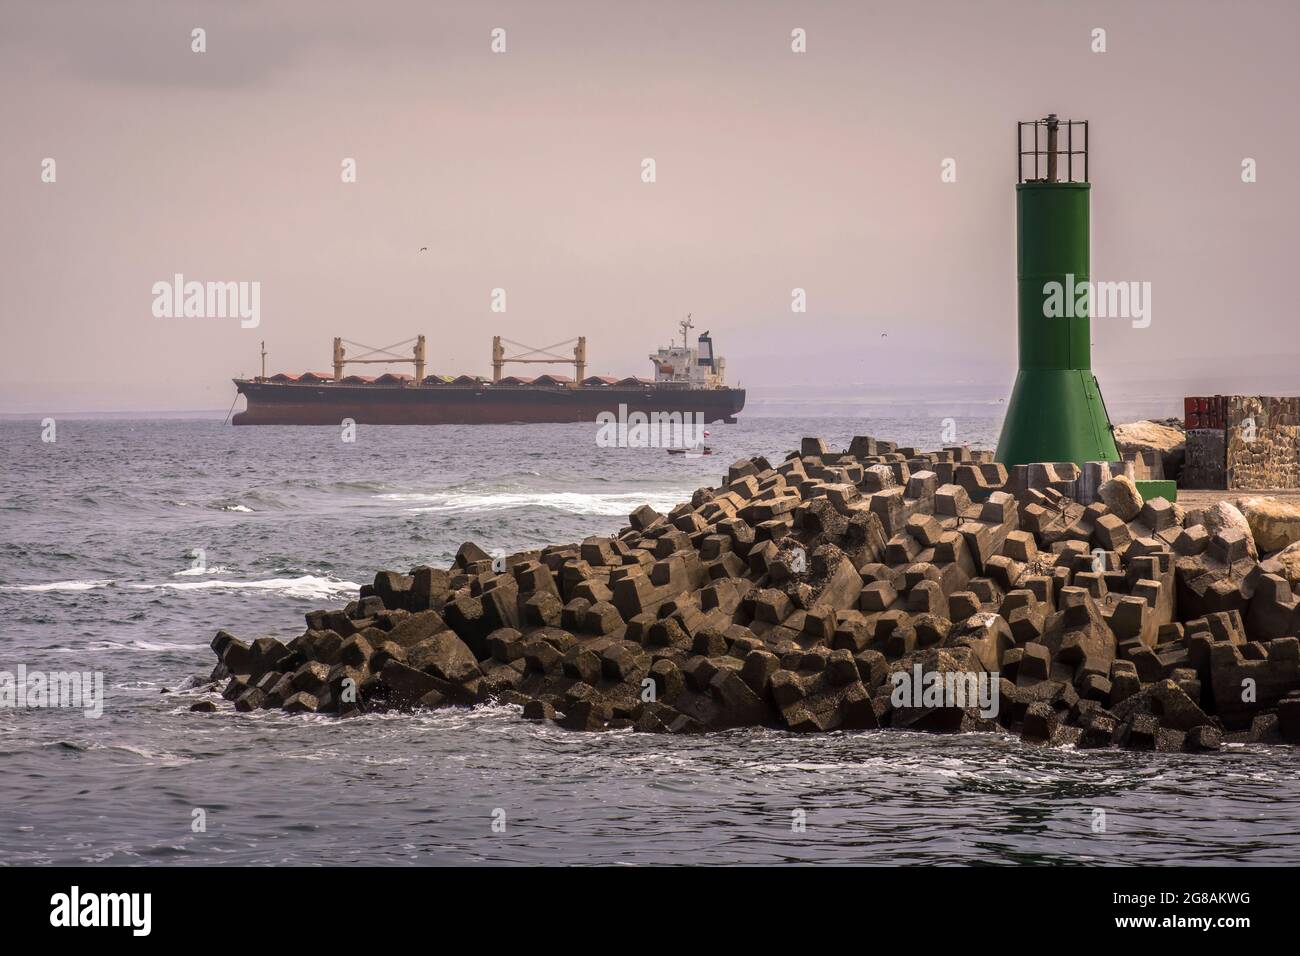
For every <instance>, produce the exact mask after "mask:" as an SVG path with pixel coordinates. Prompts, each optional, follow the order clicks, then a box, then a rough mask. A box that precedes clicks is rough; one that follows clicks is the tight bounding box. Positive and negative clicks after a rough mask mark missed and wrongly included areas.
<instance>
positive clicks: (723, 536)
mask: <svg viewBox="0 0 1300 956" xmlns="http://www.w3.org/2000/svg"><path fill="white" fill-rule="evenodd" d="M989 458H990V456H989V454H988V453H971V452H969V451H968V450H965V449H946V450H943V451H939V452H920V451H917V450H915V449H910V448H897V447H895V446H894V445H893V444H892V443H889V442H883V441H876V440H874V439H871V438H868V437H859V438H855V439H854V440H853V441H852V443H851V444H850V446H849V448H848V449H846V450H845V451H841V452H832V451H831V450H829V449H828V448H827V447H826V445H825V443H824V442H822V441H820V440H819V439H805V440H804V442H803V444H802V447H801V449H800V451H799V452H798V453H791V454H790V455H789V456H788V457H787V458H786V459H785V460H784V461H782V462H780V463H778V464H776V465H775V466H774V465H773V464H772V463H771V462H770V461H769V460H767V459H765V458H762V457H755V458H745V459H741V460H739V461H737V462H735V463H734V464H732V465H731V466H730V468H729V469H728V472H727V474H726V476H725V478H724V480H723V482H722V484H721V485H720V486H719V487H718V488H702V489H700V490H698V491H696V492H695V493H694V495H693V496H692V497H691V500H690V501H689V502H683V503H682V504H680V505H678V506H677V507H676V508H674V509H672V510H671V511H669V512H668V513H667V514H659V513H657V512H656V511H654V510H653V509H651V508H649V507H648V506H643V507H641V508H638V509H637V510H636V511H634V512H633V513H632V514H631V515H630V517H629V525H628V527H626V528H624V529H622V530H621V531H620V532H618V533H617V534H616V535H614V536H612V537H609V538H600V537H595V538H588V539H587V540H585V541H582V542H581V543H574V544H564V545H556V546H552V547H547V548H544V549H541V550H539V551H531V552H525V553H519V554H514V555H510V556H506V557H497V558H494V557H493V556H491V555H489V554H488V553H487V552H486V551H484V550H483V549H482V548H480V547H478V546H477V545H475V544H473V543H466V544H464V545H463V546H462V547H461V548H460V551H459V552H458V554H457V556H456V559H455V561H454V562H453V564H452V566H451V567H450V568H448V569H442V568H433V567H418V568H415V569H412V570H411V572H410V573H409V574H403V573H398V572H394V571H381V572H379V573H378V574H377V575H376V577H375V580H374V583H373V584H370V585H366V586H365V587H363V588H362V590H361V594H360V596H359V598H358V600H356V601H354V602H352V603H350V604H349V605H348V606H347V607H346V608H343V609H338V610H320V611H312V612H310V613H308V614H307V616H306V617H307V621H306V623H307V630H306V631H305V633H303V634H302V635H300V636H299V637H296V638H294V639H293V640H291V641H288V642H287V643H285V642H281V641H280V640H277V639H275V638H271V637H262V638H258V639H256V640H253V641H244V640H241V639H239V638H237V637H235V636H233V635H231V634H228V633H227V632H225V631H222V632H219V633H218V634H217V636H216V638H215V639H214V640H213V642H212V647H213V650H214V651H215V653H216V654H217V656H218V658H219V663H218V665H217V668H216V670H215V671H214V673H213V676H212V679H213V680H214V681H226V684H225V688H224V690H223V692H222V695H223V697H225V698H226V699H227V700H229V701H232V702H233V703H234V707H235V708H236V709H237V710H240V711H250V710H254V709H259V708H281V709H283V710H286V711H289V712H291V713H304V712H310V713H328V714H336V715H338V716H340V717H347V716H353V715H357V714H362V713H366V712H373V711H379V710H388V709H400V710H406V709H415V708H437V707H443V706H455V705H472V704H476V703H482V702H486V701H490V700H496V701H500V702H504V703H510V704H516V705H519V706H521V707H522V709H523V716H524V717H527V718H531V719H538V720H554V721H556V722H557V723H559V724H560V725H561V726H564V727H567V728H571V729H575V730H606V729H619V728H630V729H633V730H636V731H647V732H667V733H699V732H705V731H710V730H722V729H727V728H734V727H747V726H767V727H772V728H779V729H788V730H792V731H799V732H812V731H832V730H867V729H875V728H896V729H907V730H932V731H980V730H987V731H993V730H999V729H1001V730H1004V731H1009V732H1012V733H1016V734H1019V735H1020V736H1021V737H1022V738H1023V739H1025V740H1026V741H1030V742H1035V743H1048V744H1056V745H1067V744H1075V745H1077V746H1093V747H1097V746H1111V745H1119V746H1123V747H1128V748H1133V749H1150V750H1160V751H1176V750H1193V751H1199V750H1214V749H1218V748H1219V747H1220V746H1222V745H1223V744H1224V743H1225V742H1229V743H1231V742H1280V741H1283V740H1285V741H1289V742H1292V743H1294V742H1300V640H1298V639H1297V635H1298V634H1300V610H1298V609H1297V600H1296V595H1295V593H1294V590H1293V588H1294V586H1296V585H1298V584H1300V543H1297V544H1291V545H1288V546H1287V547H1285V548H1284V549H1283V550H1281V551H1280V552H1279V553H1274V554H1270V553H1268V552H1263V553H1261V550H1260V548H1259V547H1258V546H1257V544H1256V541H1255V536H1254V534H1253V533H1252V529H1251V523H1250V521H1248V520H1247V518H1246V517H1245V516H1243V514H1242V513H1241V511H1239V510H1238V509H1237V508H1236V507H1234V506H1233V505H1231V504H1229V503H1227V502H1220V503H1218V504H1215V505H1214V506H1213V507H1211V508H1207V509H1205V510H1195V511H1184V510H1183V509H1182V508H1180V507H1178V506H1177V505H1175V504H1171V503H1170V502H1168V501H1166V500H1164V499H1163V498H1154V499H1152V500H1149V501H1144V500H1142V498H1141V496H1140V494H1139V493H1138V489H1137V486H1136V485H1135V484H1134V482H1133V481H1132V480H1131V479H1130V478H1129V477H1127V475H1125V474H1123V473H1120V469H1119V468H1115V467H1113V464H1114V463H1104V462H1103V463H1089V464H1087V465H1085V466H1084V467H1083V468H1077V467H1075V466H1052V465H1041V466H1040V465H1031V466H1020V467H1017V468H1015V469H1012V471H1011V472H1010V473H1008V471H1007V469H1005V468H1004V467H1003V466H1002V465H999V464H996V463H993V462H991V461H990V460H989ZM1112 472H1115V473H1116V474H1114V476H1113V477H1112ZM1270 543H1274V544H1275V543H1279V542H1270ZM216 706H217V705H215V704H213V703H212V702H210V701H202V702H200V703H198V704H196V705H195V707H194V709H196V710H204V709H206V710H211V709H215V707H216Z"/></svg>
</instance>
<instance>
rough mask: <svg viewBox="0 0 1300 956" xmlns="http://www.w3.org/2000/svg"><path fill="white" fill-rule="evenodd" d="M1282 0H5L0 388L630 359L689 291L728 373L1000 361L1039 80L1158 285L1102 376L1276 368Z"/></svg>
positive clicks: (1295, 207) (1101, 205)
mask: <svg viewBox="0 0 1300 956" xmlns="http://www.w3.org/2000/svg"><path fill="white" fill-rule="evenodd" d="M1298 11H1300V5H1298V4H1296V3H1293V2H1287V0H1278V2H1233V3H1228V2H1215V3H1207V2H1188V0H1178V2H1131V0H1123V2H1114V3H1094V2H1065V0H1015V2H1012V0H1004V2H978V0H955V2H930V3H927V2H916V3H870V2H848V0H844V2H822V3H796V2H786V3H776V2H760V0H744V2H740V0H736V2H710V0H693V2H672V0H656V2H650V3H642V2H637V3H632V2H616V0H604V2H599V0H591V2H540V0H527V2H517V3H508V2H495V3H494V2H469V0H465V2H436V0H432V2H431V0H409V2H382V0H374V2H367V3H357V2H346V3H344V2H332V0H331V2H321V0H313V2H300V3H288V2H253V0H247V2H239V0H221V2H216V0H212V2H185V0H167V2H163V0H112V2H110V0H31V2H26V0H4V2H3V4H2V5H0V89H3V91H4V92H3V93H0V130H3V143H4V146H3V149H0V184H3V200H4V201H3V204H0V210H2V215H0V255H2V256H3V259H2V261H3V263H4V266H3V274H2V280H0V317H2V319H0V320H2V321H3V331H4V347H3V351H2V354H3V375H2V376H0V412H19V411H21V412H42V411H50V412H54V411H70V410H107V409H164V408H167V409H199V408H225V407H226V406H227V405H228V404H229V402H230V399H231V398H232V397H233V395H234V391H233V386H232V385H231V384H230V378H231V377H232V376H234V375H237V374H239V373H241V372H247V373H250V374H251V373H254V372H255V371H256V370H257V367H258V356H257V353H258V343H259V342H260V341H261V340H263V339H265V340H266V343H267V348H268V350H269V351H270V355H271V357H270V361H269V368H270V370H272V371H276V370H281V369H286V370H295V371H301V370H305V369H327V368H328V367H329V361H330V339H331V337H332V336H334V335H343V336H344V337H346V338H349V339H354V340H357V341H361V342H366V343H370V344H373V345H385V344H387V343H390V342H393V341H397V340H400V339H403V338H406V337H408V336H411V335H414V334H415V333H416V332H424V333H426V334H427V335H428V336H429V341H430V349H429V350H430V371H445V372H456V373H459V372H473V373H481V374H486V373H488V371H489V353H490V341H491V336H492V334H493V333H500V334H502V335H505V336H507V337H509V338H511V339H516V340H519V341H522V342H528V343H530V344H534V345H547V344H549V343H552V342H555V341H559V340H562V339H565V338H568V337H571V336H576V335H578V334H585V335H586V336H587V339H588V351H589V356H590V359H589V362H590V370H591V372H593V373H611V374H618V375H626V374H648V372H649V369H650V365H649V363H648V361H647V360H646V356H647V354H648V353H649V352H651V351H653V350H654V349H655V348H656V347H658V346H661V345H666V344H667V343H668V339H669V337H670V336H671V335H672V334H673V333H674V332H675V323H676V321H677V319H678V317H679V316H681V315H682V314H684V313H686V312H688V311H689V312H693V313H694V315H695V318H696V321H697V323H698V327H699V328H700V329H701V330H702V329H704V328H709V329H712V331H713V332H714V336H715V339H716V342H717V349H718V351H719V353H720V354H722V355H724V356H725V357H726V358H727V362H728V369H729V373H730V378H731V380H732V382H733V383H734V382H735V381H736V380H737V379H738V380H739V381H740V383H741V384H744V385H747V386H763V385H798V384H806V383H823V384H832V385H843V386H846V387H855V388H856V387H860V388H862V389H864V390H875V391H880V390H882V389H887V388H888V387H889V386H891V385H894V384H898V383H902V384H907V385H915V384H918V383H919V384H928V383H935V384H936V385H941V384H943V383H947V382H965V383H988V384H997V383H1002V382H1005V384H1006V386H1007V388H1008V389H1009V388H1010V384H1011V380H1012V377H1013V375H1014V369H1015V283H1014V280H1015V256H1014V252H1015V246H1014V183H1015V163H1014V149H1013V143H1014V135H1015V134H1014V129H1015V127H1014V123H1015V121H1016V120H1024V119H1033V118H1037V117H1041V116H1043V115H1045V114H1046V113H1048V112H1056V113H1058V114H1060V115H1061V116H1062V117H1069V118H1078V119H1088V120H1090V121H1091V124H1092V138H1093V143H1092V156H1091V172H1092V181H1093V205H1092V217H1093V234H1092V240H1093V257H1092V271H1093V276H1094V278H1097V279H1115V280H1133V281H1149V282H1150V283H1151V284H1152V322H1151V325H1150V327H1149V328H1146V329H1135V328H1132V327H1131V325H1129V324H1128V323H1125V322H1116V321H1109V322H1096V323H1094V339H1095V341H1096V348H1095V352H1094V367H1095V368H1096V369H1097V371H1098V373H1099V375H1100V376H1101V379H1102V382H1103V385H1106V384H1107V383H1111V386H1110V387H1111V389H1112V391H1114V390H1117V389H1120V388H1122V387H1123V386H1124V383H1126V382H1133V381H1136V380H1137V379H1138V378H1139V377H1140V376H1141V375H1142V374H1144V368H1145V367H1150V368H1151V369H1152V370H1153V371H1154V374H1155V375H1156V377H1158V378H1160V379H1161V380H1168V381H1170V382H1173V383H1176V384H1173V385H1171V386H1170V388H1171V389H1174V390H1177V389H1184V390H1186V391H1189V392H1196V391H1213V390H1215V389H1219V390H1228V389H1237V390H1245V391H1252V390H1256V391H1257V390H1260V389H1262V388H1264V387H1265V386H1263V385H1261V384H1260V383H1261V382H1263V381H1265V380H1266V379H1267V380H1268V381H1269V383H1270V384H1269V386H1268V387H1269V388H1272V389H1273V390H1278V389H1280V388H1283V387H1284V386H1285V385H1286V383H1288V382H1289V383H1291V385H1290V388H1289V391H1290V393H1292V394H1295V393H1296V392H1300V315H1298V313H1297V308H1296V304H1295V297H1294V295H1293V294H1292V293H1291V291H1290V283H1291V282H1292V281H1293V279H1294V275H1295V257H1296V252H1297V249H1300V177H1298V176H1297V175H1296V171H1297V166H1298V164H1300V155H1298V152H1300V150H1298V149H1297V147H1298V145H1300V133H1298V131H1297V127H1298V122H1297V114H1296V102H1297V96H1298V94H1300V82H1298V80H1300V66H1298V65H1297V58H1296V52H1295V43H1296V37H1297V36H1300V12H1298ZM196 27H201V28H203V29H204V30H205V31H206V42H207V52H205V53H201V54H199V53H193V52H191V31H192V30H193V29H194V28H196ZM497 27H500V28H504V29H505V30H506V43H507V52H506V53H504V54H494V53H492V51H491V49H490V43H491V31H492V30H493V29H494V28H497ZM1098 27H1100V28H1103V29H1105V31H1106V46H1107V50H1106V52H1105V53H1094V52H1092V49H1091V47H1092V43H1093V39H1092V31H1093V29H1094V28H1098ZM795 28H802V29H804V30H805V31H806V34H807V52H806V53H802V54H796V53H793V52H792V51H791V31H792V30H793V29H795ZM47 157H51V158H54V159H55V161H56V163H57V167H56V169H57V180H56V182H54V183H45V182H42V180H41V173H42V161H43V160H44V159H45V158H47ZM345 157H353V158H355V160H356V163H357V180H358V181H357V182H356V183H354V184H345V183H343V182H342V181H341V176H340V173H341V163H342V161H343V159H344V158H345ZM647 157H650V158H653V159H654V160H655V162H656V172H657V181H656V182H655V183H653V184H647V183H643V182H642V181H641V168H642V167H641V164H642V160H643V159H644V158H647ZM948 157H951V158H954V159H955V160H956V163H957V181H956V182H955V183H944V182H941V179H940V164H941V163H942V162H943V160H944V159H945V158H948ZM1245 157H1251V158H1253V159H1255V160H1256V161H1257V163H1258V181H1257V182H1255V183H1251V184H1246V183H1243V182H1242V181H1241V163H1242V160H1243V158H1245ZM422 246H427V247H428V251H427V252H424V253H421V252H419V249H420V247H422ZM178 272H179V273H183V274H184V276H185V277H186V278H187V279H190V280H198V281H257V282H260V283H261V325H260V327H258V328H255V329H245V328H241V327H240V323H239V321H238V320H236V319H197V318H190V319H185V318H179V319H160V318H155V317H154V316H153V314H152V311H151V306H152V304H153V295H152V292H151V287H152V286H153V284H154V283H155V282H158V281H162V280H170V279H171V277H172V276H173V274H175V273H178ZM498 287H499V288H504V289H505V290H506V293H507V311H506V313H505V314H496V313H493V312H492V311H490V309H489V306H490V297H491V291H492V289H494V288H498ZM795 287H801V288H804V289H806V290H807V301H808V312H807V314H805V315H795V314H792V313H791V309H790V302H791V290H792V289H793V288H795ZM881 332H887V333H888V337H887V338H883V339H882V338H881ZM372 368H373V367H372ZM545 370H546V367H544V366H531V367H518V368H516V369H514V371H517V372H518V373H520V374H538V373H540V372H541V371H545ZM552 370H553V371H557V372H563V371H565V369H564V368H560V367H556V368H554V369H552ZM1279 379H1280V380H1281V382H1282V384H1281V385H1278V384H1276V382H1277V381H1278V380H1279Z"/></svg>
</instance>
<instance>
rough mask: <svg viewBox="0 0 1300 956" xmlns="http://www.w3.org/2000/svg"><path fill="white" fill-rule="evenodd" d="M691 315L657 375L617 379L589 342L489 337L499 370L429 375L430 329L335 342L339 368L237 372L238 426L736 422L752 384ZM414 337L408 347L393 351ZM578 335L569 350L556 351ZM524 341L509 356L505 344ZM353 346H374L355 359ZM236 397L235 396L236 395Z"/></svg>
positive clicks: (656, 359) (659, 360) (655, 360)
mask: <svg viewBox="0 0 1300 956" xmlns="http://www.w3.org/2000/svg"><path fill="white" fill-rule="evenodd" d="M692 325H693V323H692V322H691V319H690V317H689V316H687V318H686V319H685V320H684V321H682V322H681V323H679V327H680V329H681V334H682V341H681V345H677V344H670V345H669V346H668V347H667V348H661V349H659V350H658V351H657V352H656V353H655V354H653V355H651V356H650V361H651V363H652V364H653V366H654V377H653V378H638V377H629V378H614V377H611V376H606V375H591V376H588V375H587V374H586V366H587V341H586V338H585V337H579V338H577V339H570V340H569V341H568V342H560V343H557V344H555V345H551V346H546V347H545V348H540V349H530V348H529V347H528V346H524V345H520V344H519V343H517V342H512V341H510V340H509V339H503V338H502V337H501V336H499V335H498V336H496V337H494V338H493V340H492V377H491V378H490V379H489V378H485V377H483V376H477V375H460V376H455V377H453V376H450V375H426V374H425V338H424V336H423V335H419V336H416V337H415V338H414V339H408V340H407V341H406V342H398V343H396V344H394V345H391V346H385V347H384V348H379V349H369V347H368V346H357V344H356V343H353V342H347V341H345V340H344V339H341V338H336V339H335V340H334V368H333V371H332V372H304V373H301V374H290V373H287V372H280V373H278V374H275V375H270V376H268V375H267V374H266V346H265V343H263V346H262V374H261V375H259V376H256V377H254V378H237V379H234V383H235V388H236V389H237V391H238V393H239V394H240V395H243V396H244V399H245V401H246V407H245V409H244V410H243V411H241V412H238V413H237V414H235V416H234V418H233V420H232V421H233V423H234V424H236V425H338V424H339V423H340V422H342V421H343V420H344V419H351V420H352V421H354V422H356V423H357V424H359V425H489V424H507V423H512V422H586V421H596V420H597V416H599V415H601V413H606V414H613V415H615V416H618V415H620V414H627V415H630V414H633V413H637V412H640V413H642V414H646V415H651V414H655V413H661V414H675V413H676V414H681V415H683V416H686V415H691V416H694V419H693V420H695V421H699V422H705V423H712V422H734V421H735V420H736V415H737V414H738V413H739V412H740V410H741V409H742V408H744V407H745V390H744V389H741V388H730V387H728V386H727V385H726V361H725V360H724V359H723V358H721V357H719V356H715V354H714V351H713V340H712V338H711V337H710V336H709V333H708V331H707V330H706V331H705V332H704V333H703V334H702V335H700V336H699V337H698V338H697V339H696V342H695V344H694V345H691V344H690V332H691V329H692ZM410 342H414V346H413V348H412V351H411V353H410V355H401V354H398V353H396V352H394V351H393V350H394V349H398V348H401V347H402V346H405V345H406V344H408V343H410ZM570 343H575V344H574V348H573V354H572V357H571V358H570V357H569V356H567V355H561V354H558V353H556V352H555V351H554V350H555V349H558V348H561V347H563V346H566V345H569V344H570ZM506 344H509V345H511V346H515V347H517V348H521V349H524V350H525V351H524V352H522V353H521V354H518V355H514V356H507V355H506V348H505V345H506ZM347 346H353V347H357V348H362V349H369V350H368V351H365V352H362V353H360V354H359V355H357V356H356V357H349V355H348V352H347ZM394 363H406V364H410V365H413V366H414V371H415V374H414V375H408V374H401V373H394V372H387V373H385V374H383V375H379V376H378V377H370V376H365V375H356V374H353V375H349V374H346V372H347V366H348V365H355V364H394ZM507 363H543V364H567V365H572V366H573V368H574V372H575V375H574V376H573V377H572V378H570V377H568V376H566V375H551V374H546V375H540V376H537V377H535V378H529V377H524V376H519V375H509V376H507V375H505V374H504V371H505V365H506V364H507ZM236 401H238V396H237V397H236Z"/></svg>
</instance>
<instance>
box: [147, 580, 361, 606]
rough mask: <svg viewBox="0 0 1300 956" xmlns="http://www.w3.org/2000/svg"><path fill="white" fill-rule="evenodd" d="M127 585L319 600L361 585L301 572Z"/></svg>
mask: <svg viewBox="0 0 1300 956" xmlns="http://www.w3.org/2000/svg"><path fill="white" fill-rule="evenodd" d="M131 587H133V588H136V589H138V590H142V591H148V590H154V589H158V588H163V589H166V590H169V591H245V590H247V591H279V592H281V593H282V594H284V595H285V596H286V597H291V598H303V599H307V600H322V599H325V598H332V597H338V596H340V595H344V594H348V593H350V592H355V591H357V590H359V589H360V587H361V585H359V584H355V583H353V582H352V581H336V580H335V579H333V578H325V577H318V576H317V575H314V574H304V575H302V576H300V577H296V578H267V579H265V580H262V581H215V580H214V581H168V582H166V583H164V584H133V585H131Z"/></svg>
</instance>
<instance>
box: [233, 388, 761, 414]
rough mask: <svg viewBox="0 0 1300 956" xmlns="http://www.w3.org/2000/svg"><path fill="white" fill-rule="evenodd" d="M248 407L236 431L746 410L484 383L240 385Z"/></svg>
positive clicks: (700, 397)
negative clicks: (345, 422)
mask: <svg viewBox="0 0 1300 956" xmlns="http://www.w3.org/2000/svg"><path fill="white" fill-rule="evenodd" d="M234 381H235V387H236V388H237V389H238V390H239V393H240V394H242V395H243V396H244V398H245V401H246V402H247V407H246V409H245V410H244V411H241V412H238V413H236V414H235V416H234V418H233V419H232V421H233V423H234V424H236V425H334V426H337V425H338V424H339V423H340V422H342V421H343V419H345V418H350V419H352V420H353V421H354V422H356V423H357V424H359V425H492V424H497V425H501V424H509V423H513V422H525V423H544V422H594V421H596V419H597V416H598V415H600V414H601V413H602V412H605V413H612V414H614V415H618V414H619V409H620V406H626V410H627V413H628V414H631V413H634V412H641V413H643V414H646V415H649V414H653V413H656V412H659V413H669V414H671V413H680V414H683V415H687V414H691V415H698V416H700V418H699V419H698V420H700V421H703V422H706V423H714V422H734V421H735V417H736V415H737V414H738V413H739V412H740V411H741V409H742V408H744V406H745V390H744V389H740V388H679V387H671V386H669V387H665V386H664V385H660V384H649V385H645V386H641V387H619V386H577V387H574V386H530V385H500V384H489V383H486V382H485V383H482V384H480V385H478V386H463V385H406V386H383V385H368V384H366V385H363V384H357V385H353V384H348V383H343V382H340V383H328V384H315V383H299V382H271V381H259V380H256V379H235V380H234Z"/></svg>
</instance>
